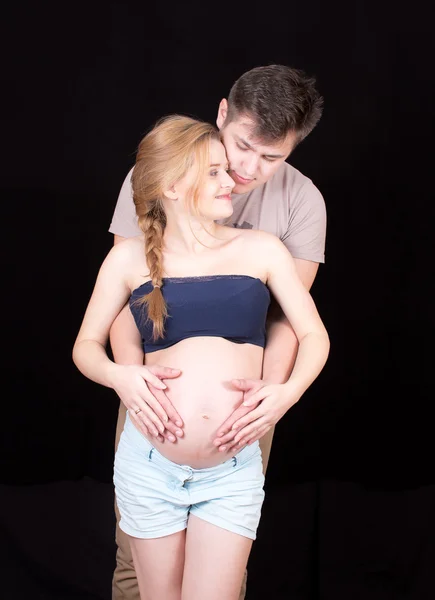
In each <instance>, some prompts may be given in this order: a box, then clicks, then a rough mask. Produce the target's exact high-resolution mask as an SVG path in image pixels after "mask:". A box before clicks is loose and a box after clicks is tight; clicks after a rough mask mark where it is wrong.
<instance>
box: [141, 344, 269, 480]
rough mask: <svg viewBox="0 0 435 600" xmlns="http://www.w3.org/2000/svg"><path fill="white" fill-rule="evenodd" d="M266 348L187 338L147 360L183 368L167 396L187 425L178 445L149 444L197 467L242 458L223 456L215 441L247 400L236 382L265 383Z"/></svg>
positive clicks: (149, 363) (170, 457) (185, 463)
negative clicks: (231, 416)
mask: <svg viewBox="0 0 435 600" xmlns="http://www.w3.org/2000/svg"><path fill="white" fill-rule="evenodd" d="M262 361H263V348H261V347H260V346H255V345H253V344H236V343H234V342H230V341H228V340H225V339H223V338H217V337H196V338H188V339H186V340H183V341H181V342H179V343H178V344H175V345H174V346H171V347H169V348H166V349H164V350H158V351H157V352H152V353H149V354H147V355H146V356H145V364H146V365H147V366H151V365H156V364H158V365H163V366H167V367H172V368H174V369H181V375H180V377H178V378H176V379H167V380H165V383H166V384H167V386H168V388H167V390H166V394H167V396H168V398H169V399H170V401H171V402H172V404H173V406H174V408H175V409H176V410H177V411H178V413H179V415H180V416H181V418H182V419H183V422H184V427H183V430H184V436H183V437H182V438H177V441H176V442H175V443H171V442H169V441H167V440H165V441H164V442H163V443H162V442H159V441H157V440H156V438H154V437H152V436H149V438H148V439H149V441H150V443H151V444H153V446H154V447H155V448H156V449H157V450H158V451H159V452H160V453H161V454H162V455H163V456H165V457H166V458H168V459H169V460H172V461H173V462H175V463H178V464H181V465H189V466H190V467H192V468H194V469H203V468H207V467H213V466H216V465H218V464H220V463H222V462H224V461H226V460H229V459H230V458H231V457H232V456H234V455H235V454H237V450H235V451H234V452H232V453H222V452H219V451H218V450H217V448H216V447H215V446H213V440H214V439H215V437H216V434H217V432H218V430H219V427H220V426H221V425H222V424H223V422H224V421H225V420H226V419H227V418H228V417H229V416H230V415H231V413H232V412H233V411H234V409H235V408H237V407H238V406H239V405H240V402H241V401H242V393H241V392H240V391H238V390H236V389H235V388H234V387H233V386H232V384H231V380H232V379H238V378H242V377H244V378H248V379H260V377H261V369H262Z"/></svg>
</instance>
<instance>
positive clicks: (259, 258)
mask: <svg viewBox="0 0 435 600" xmlns="http://www.w3.org/2000/svg"><path fill="white" fill-rule="evenodd" d="M227 170H228V164H227V159H226V155H225V149H224V146H223V145H222V143H221V142H220V139H219V132H218V131H217V129H216V128H215V127H214V126H212V125H210V124H208V123H203V122H200V121H197V120H194V119H190V118H187V117H182V116H178V115H174V116H170V117H166V118H165V119H163V120H161V121H160V122H159V123H158V124H157V125H156V126H155V127H154V128H153V129H152V130H151V131H150V133H148V134H147V135H146V136H145V138H144V139H143V140H142V142H141V144H140V146H139V150H138V154H137V159H136V164H135V167H134V171H133V176H132V186H133V197H134V202H135V206H136V212H137V215H138V219H139V224H140V227H141V229H142V231H143V236H139V237H137V238H131V239H128V240H125V241H124V242H122V243H120V244H117V245H115V246H114V247H113V248H112V249H111V250H110V252H109V253H108V255H107V257H106V259H105V260H104V262H103V264H102V266H101V268H100V272H99V274H98V277H97V281H96V284H95V288H94V291H93V294H92V297H91V299H90V301H89V304H88V307H87V310H86V313H85V316H84V319H83V323H82V325H81V328H80V331H79V333H78V336H77V339H76V342H75V345H74V349H73V360H74V362H75V364H76V365H77V367H78V368H79V369H80V371H81V372H82V373H83V374H84V375H86V376H87V377H89V378H90V379H92V380H93V381H95V382H97V383H100V384H102V385H105V386H108V387H111V388H113V389H114V390H115V391H116V392H117V393H118V394H119V395H120V397H121V399H122V400H123V401H124V403H125V405H126V407H128V412H127V419H126V425H125V428H124V431H123V433H122V436H121V441H120V443H119V446H118V450H117V453H116V457H115V471H114V482H115V491H116V497H117V503H118V506H119V510H120V513H121V521H120V527H121V529H123V531H125V532H126V533H127V534H128V535H129V536H130V537H129V539H130V545H131V548H132V554H133V559H134V563H135V569H136V572H137V576H138V581H139V589H140V593H141V598H142V600H163V599H164V600H181V599H182V600H200V599H201V600H204V599H207V600H215V599H216V600H218V599H219V600H221V599H225V600H232V599H234V600H236V599H237V598H238V597H239V592H240V586H241V582H242V578H243V574H244V571H245V568H246V564H247V560H248V557H249V552H250V550H251V546H252V540H254V539H255V536H256V530H257V526H258V523H259V519H260V513H261V505H262V502H263V498H264V492H263V482H264V478H263V474H262V464H261V452H260V449H259V444H258V441H255V442H254V443H248V444H246V443H244V442H243V441H242V442H241V444H239V445H235V446H232V447H231V448H230V450H229V451H227V452H222V451H219V449H218V448H217V447H216V446H215V445H214V444H213V440H214V439H215V438H216V434H217V429H218V428H219V426H220V425H221V424H222V423H223V422H224V421H225V419H226V418H227V417H228V415H230V414H231V413H232V412H233V411H234V409H235V407H236V406H238V405H239V404H240V402H241V395H242V392H240V391H239V390H237V389H236V388H235V387H234V386H233V384H232V381H233V380H234V379H235V378H240V377H243V378H246V379H260V378H261V368H262V359H263V349H264V346H265V324H266V314H267V309H268V306H269V302H270V292H272V294H273V295H274V296H275V298H276V299H277V301H278V302H279V304H280V305H281V307H282V309H283V311H284V313H285V315H286V317H287V318H288V320H289V321H290V323H291V325H292V327H293V329H294V331H295V333H296V335H297V337H298V341H299V350H298V355H297V358H296V363H295V366H294V369H293V371H292V375H291V377H290V378H289V380H288V381H287V382H286V383H285V384H282V385H267V384H266V383H265V385H264V386H263V387H262V388H261V389H259V390H258V391H257V392H256V393H255V397H254V398H253V400H255V401H256V402H261V401H262V400H263V399H264V398H266V397H267V398H269V399H273V398H276V399H277V400H280V402H279V403H278V402H277V405H278V404H279V405H280V406H282V405H283V402H282V399H285V400H286V402H285V405H286V406H287V408H289V407H290V406H292V405H293V404H294V403H295V402H297V401H298V400H299V398H300V397H301V396H302V394H303V393H304V392H305V390H306V389H307V388H308V387H309V386H310V385H311V383H312V382H313V381H314V380H315V378H316V377H317V376H318V374H319V373H320V371H321V370H322V368H323V366H324V364H325V362H326V360H327V356H328V352H329V339H328V335H327V332H326V330H325V327H324V325H323V323H322V321H321V319H320V317H319V315H318V312H317V310H316V307H315V305H314V302H313V300H312V298H311V296H310V294H309V293H308V292H307V291H306V289H305V287H304V286H303V284H302V283H301V281H300V279H299V277H298V275H297V273H296V269H295V267H294V263H293V260H292V257H291V256H290V254H289V252H288V250H287V249H286V248H285V246H284V245H283V244H282V242H281V241H280V240H279V239H278V238H276V237H275V236H272V235H270V234H267V233H265V232H262V231H254V230H245V229H234V228H232V227H225V226H224V225H219V224H218V223H217V221H220V220H223V219H225V218H227V217H229V216H230V215H231V214H232V204H231V190H232V188H233V186H234V182H233V180H232V179H231V177H230V176H229V175H228V173H227ZM269 290H270V291H269ZM127 301H128V302H129V304H130V310H131V312H132V314H133V317H134V319H135V322H136V325H137V328H138V332H140V338H141V342H142V348H143V351H144V352H145V365H146V367H148V369H149V370H150V371H153V369H154V371H155V372H159V370H161V369H160V368H159V365H171V367H172V368H173V369H177V371H175V372H174V373H175V375H178V376H176V377H173V376H172V377H171V379H165V384H166V385H167V388H166V390H165V392H166V394H167V396H168V398H169V399H170V400H171V402H172V404H173V406H174V408H175V409H176V411H177V412H178V414H179V415H180V416H181V417H182V419H183V424H184V435H183V436H182V437H180V438H179V439H177V442H176V443H175V444H169V443H166V444H165V443H164V442H162V441H159V439H158V438H156V437H152V436H150V435H149V434H147V435H145V434H144V432H143V430H141V429H140V422H139V420H138V415H139V414H140V413H141V412H142V409H141V408H139V407H138V404H135V397H137V398H138V397H139V396H140V390H141V389H142V387H141V385H143V369H144V368H145V367H141V366H139V365H117V364H115V363H113V362H112V361H111V360H110V359H109V357H108V355H107V353H106V349H105V347H106V345H107V341H108V337H109V331H110V328H111V325H112V323H113V321H114V320H115V318H116V317H117V315H118V313H119V312H120V311H121V309H122V308H123V307H124V305H125V303H126V302H127ZM142 406H143V404H142ZM284 412H285V411H284ZM162 413H163V414H162ZM160 414H161V418H162V420H163V421H164V420H165V417H166V416H165V414H164V412H163V411H161V412H160ZM283 414H284V413H283ZM280 417H282V414H279V415H277V418H276V420H278V419H279V418H280ZM273 424H274V423H273ZM156 425H158V426H160V427H163V423H160V422H157V423H156ZM256 426H257V427H258V428H259V430H258V431H259V432H260V433H261V434H264V433H266V431H267V430H268V428H269V427H270V426H271V425H270V424H269V423H267V422H264V423H262V422H261V420H257V421H256ZM257 433H258V432H257ZM145 582H146V586H145Z"/></svg>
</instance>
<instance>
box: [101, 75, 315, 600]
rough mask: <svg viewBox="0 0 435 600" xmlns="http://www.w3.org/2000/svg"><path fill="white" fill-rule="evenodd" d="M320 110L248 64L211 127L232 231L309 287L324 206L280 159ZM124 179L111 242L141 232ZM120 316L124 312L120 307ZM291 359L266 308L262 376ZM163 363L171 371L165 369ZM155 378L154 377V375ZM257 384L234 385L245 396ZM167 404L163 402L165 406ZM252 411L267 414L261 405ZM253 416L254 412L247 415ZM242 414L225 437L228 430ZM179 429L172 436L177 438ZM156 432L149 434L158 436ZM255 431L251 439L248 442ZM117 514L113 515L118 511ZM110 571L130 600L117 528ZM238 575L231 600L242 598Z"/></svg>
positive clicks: (304, 94) (303, 83) (119, 352)
mask: <svg viewBox="0 0 435 600" xmlns="http://www.w3.org/2000/svg"><path fill="white" fill-rule="evenodd" d="M321 114H322V98H321V97H320V95H319V93H318V92H317V90H316V88H315V80H314V79H313V78H311V77H308V76H307V75H306V74H305V73H303V72H302V71H300V70H296V69H292V68H290V67H287V66H283V65H270V66H265V67H257V68H254V69H252V70H250V71H248V72H246V73H244V74H243V75H242V76H241V77H240V78H239V79H238V80H237V81H236V82H235V83H234V85H233V86H232V88H231V90H230V93H229V96H228V99H225V98H224V99H222V100H221V102H220V105H219V110H218V116H217V121H216V122H217V126H218V127H219V129H220V131H221V136H222V141H223V143H224V145H225V148H226V152H227V156H228V161H229V165H230V175H231V177H232V178H233V180H234V182H235V184H236V185H235V187H234V189H233V205H234V212H233V215H232V217H231V224H232V225H233V226H234V227H244V228H254V229H262V230H264V231H268V232H270V233H273V234H275V235H277V236H278V237H279V238H280V239H281V240H282V241H283V243H284V244H285V245H286V246H287V248H288V250H289V251H290V253H291V254H292V256H293V258H294V259H295V263H296V268H297V271H298V274H299V277H300V278H301V280H302V282H303V283H304V285H305V287H306V288H307V289H308V290H309V289H310V288H311V285H312V284H313V281H314V279H315V277H316V274H317V270H318V267H319V263H323V262H324V249H325V236H326V210H325V203H324V200H323V197H322V195H321V194H320V192H319V190H318V189H317V188H316V187H315V185H314V184H313V182H312V181H311V180H310V179H308V178H307V177H305V176H304V175H302V173H300V172H299V171H298V170H297V169H295V168H294V167H292V166H291V165H290V164H288V163H287V162H286V159H287V158H288V156H289V155H290V153H291V152H292V151H293V150H294V149H295V147H296V146H297V144H298V143H300V142H301V141H302V140H303V139H304V138H305V137H306V136H307V135H308V134H309V133H310V132H311V131H312V130H313V128H314V127H315V126H316V124H317V123H318V121H319V119H320V117H321ZM130 177H131V171H130V173H128V175H127V177H126V179H125V181H124V184H123V186H122V188H121V192H120V194H119V198H118V202H117V205H116V209H115V212H114V215H113V219H112V223H111V225H110V228H109V231H110V232H111V233H113V234H114V238H115V240H114V241H115V244H116V243H118V242H120V241H122V240H123V239H125V238H127V237H132V236H136V235H139V234H140V233H141V231H140V229H139V227H138V224H137V219H136V214H135V209H134V204H133V201H132V197H131V186H130ZM124 312H125V311H124ZM123 319H124V322H125V319H126V315H125V314H123V313H121V315H120V316H119V317H118V319H117V321H116V322H115V324H114V325H113V327H112V331H111V346H112V350H113V353H114V357H115V360H116V361H117V362H122V363H129V362H137V358H136V356H134V355H132V354H131V353H130V351H129V349H128V348H129V345H128V343H125V341H126V340H125V332H126V331H127V329H128V328H127V327H125V328H124V327H123V325H122V324H123ZM296 354H297V341H296V336H295V335H294V333H293V330H292V329H291V327H290V324H289V323H288V321H287V320H286V319H285V317H284V315H283V314H282V313H281V312H280V310H279V309H278V308H277V306H274V305H272V306H271V309H270V311H269V318H268V328H267V346H266V349H265V354H264V360H263V380H266V381H268V382H272V383H282V382H284V381H286V380H287V379H288V377H289V375H290V373H291V370H292V368H293V364H294V360H295V357H296ZM169 366H170V365H169ZM156 375H158V376H160V377H162V376H163V374H162V373H156ZM259 386H261V382H256V381H246V380H240V390H242V391H244V392H245V394H244V397H245V399H248V398H249V395H250V394H252V392H253V391H255V390H256V389H258V387H259ZM149 387H150V389H151V391H152V392H153V395H154V396H155V397H156V398H157V399H158V400H159V402H160V403H161V404H162V405H164V406H165V407H166V406H168V402H169V401H168V400H167V399H166V397H165V394H164V393H163V392H161V391H159V392H158V391H157V390H156V389H155V388H154V387H152V386H150V385H149ZM164 403H166V404H164ZM255 408H256V406H255V405H254V406H249V407H245V406H243V405H241V406H240V407H239V408H237V409H236V410H235V412H234V413H233V414H232V415H231V416H230V417H229V418H228V419H227V421H226V422H225V423H223V424H222V426H221V428H220V430H219V431H218V437H217V439H216V440H215V443H216V446H218V445H219V446H220V447H221V449H222V450H224V451H225V450H228V448H231V446H232V445H234V444H236V443H238V442H239V441H246V440H247V439H251V440H252V441H254V440H255V439H259V438H260V436H261V432H260V433H259V434H257V433H256V432H255V421H253V422H252V423H250V421H251V420H252V419H253V418H254V417H252V416H250V415H251V412H252V411H253V409H255ZM260 409H261V410H262V411H263V412H264V413H266V412H267V410H271V407H268V406H267V399H265V401H264V402H263V403H262V404H261V407H260ZM254 414H255V413H254ZM172 415H173V416H172V417H170V421H169V423H167V424H166V427H167V429H166V430H165V432H164V433H163V437H165V438H167V439H168V442H169V443H170V442H171V441H172V442H173V440H175V435H178V434H181V435H182V432H180V431H179V427H178V426H177V425H176V424H175V423H174V422H173V421H176V420H177V415H176V414H175V415H174V411H172ZM240 418H242V422H241V423H242V424H241V426H239V428H238V430H236V431H234V430H233V429H232V425H233V424H234V423H235V422H236V421H239V424H240ZM124 421H125V407H123V406H121V407H120V412H119V419H118V424H117V437H116V445H117V444H118V440H119V436H120V433H121V431H122V429H123V426H124ZM177 431H178V433H177ZM157 433H158V432H157ZM256 435H258V437H256ZM272 437H273V429H272V430H271V431H269V432H268V433H267V434H266V435H263V437H261V439H260V446H261V450H262V456H263V466H264V471H265V470H266V467H267V463H268V459H269V455H270V448H271V444H272ZM117 516H118V515H117ZM116 539H117V544H118V551H117V567H116V570H115V573H114V578H113V599H114V600H121V599H122V600H133V599H134V600H139V590H138V587H137V581H136V577H135V573H134V567H133V563H132V558H131V554H130V549H129V544H128V540H127V536H125V534H123V532H122V531H121V530H119V528H118V527H117V536H116ZM245 591H246V577H245V583H244V586H243V589H242V591H241V596H240V599H241V600H242V599H243V598H244V597H245Z"/></svg>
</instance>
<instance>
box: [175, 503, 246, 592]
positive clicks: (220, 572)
mask: <svg viewBox="0 0 435 600" xmlns="http://www.w3.org/2000/svg"><path fill="white" fill-rule="evenodd" d="M251 547H252V539H249V538H247V537H244V536H241V535H238V534H237V533H232V532H231V531H228V530H227V529H222V528H221V527H217V526H216V525H213V524H212V523H209V522H208V521H203V520H202V519H200V518H199V517H196V516H195V515H192V514H191V515H190V517H189V522H188V525H187V535H186V550H185V552H186V554H185V561H184V574H183V587H182V596H181V598H182V600H204V599H205V598H207V600H222V599H223V598H225V600H238V599H239V596H240V590H241V587H242V581H243V575H244V573H245V569H246V565H247V562H248V557H249V553H250V551H251Z"/></svg>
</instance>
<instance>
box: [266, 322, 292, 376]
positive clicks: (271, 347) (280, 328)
mask: <svg viewBox="0 0 435 600" xmlns="http://www.w3.org/2000/svg"><path fill="white" fill-rule="evenodd" d="M298 347H299V343H298V339H297V337H296V335H295V333H294V331H293V329H292V327H291V325H290V323H289V322H288V321H287V319H285V318H284V317H282V318H280V319H277V320H274V321H272V322H270V323H269V324H268V328H267V344H266V348H265V350H264V358H263V380H264V381H268V382H270V383H284V382H286V381H287V380H288V378H289V377H290V374H291V372H292V370H293V366H294V364H295V360H296V355H297V353H298Z"/></svg>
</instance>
